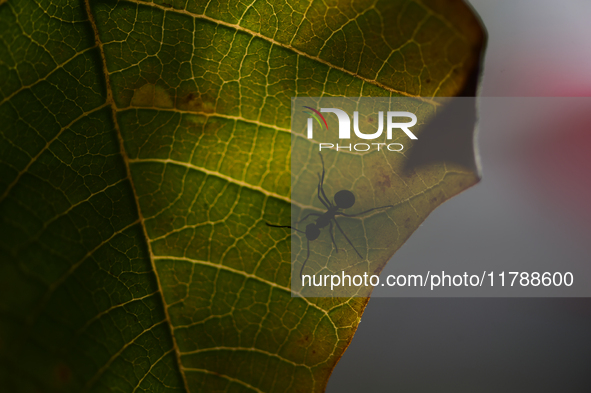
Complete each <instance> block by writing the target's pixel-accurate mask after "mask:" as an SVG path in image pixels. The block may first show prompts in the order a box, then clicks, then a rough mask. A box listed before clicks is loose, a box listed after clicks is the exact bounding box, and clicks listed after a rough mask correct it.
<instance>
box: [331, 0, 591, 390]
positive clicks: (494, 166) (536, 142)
mask: <svg viewBox="0 0 591 393" xmlns="http://www.w3.org/2000/svg"><path fill="white" fill-rule="evenodd" d="M470 3H471V4H472V6H473V7H474V8H475V10H476V12H477V13H478V14H479V15H480V17H481V18H482V20H483V22H484V24H485V26H486V28H487V30H488V35H489V41H488V50H487V53H486V61H485V66H484V76H483V81H482V89H481V95H482V96H483V97H484V99H483V105H482V108H481V113H480V117H481V122H480V130H479V147H480V155H481V161H482V167H483V179H482V181H481V183H480V184H478V185H476V186H475V187H473V188H471V189H469V190H467V191H465V192H464V193H462V194H461V195H459V196H456V197H454V198H452V199H451V200H450V201H448V202H446V203H444V204H443V205H442V206H441V207H439V208H438V209H436V210H435V212H433V213H432V214H431V215H430V216H429V218H428V219H427V220H426V221H425V222H424V223H423V225H422V226H421V227H420V228H419V229H418V230H417V231H416V232H415V233H414V234H413V235H412V236H411V238H410V240H409V241H408V242H407V243H406V244H405V245H404V246H403V247H402V248H401V249H400V250H399V251H398V252H397V253H396V255H395V256H394V257H393V258H392V260H391V261H390V263H389V265H388V266H387V267H386V269H385V270H384V272H383V274H382V279H384V278H385V276H386V275H388V274H392V273H394V272H395V268H396V265H397V264H399V265H400V264H412V263H413V262H416V263H417V264H419V263H420V261H424V260H433V259H435V258H439V259H441V260H442V266H445V263H444V261H445V260H461V261H468V262H469V261H475V262H479V261H480V262H481V261H483V260H487V261H488V262H487V264H488V265H489V266H490V265H491V264H494V261H495V260H498V261H505V262H506V261H507V260H510V259H513V260H514V261H516V262H515V263H517V262H520V261H524V260H529V261H532V263H540V264H542V263H547V264H550V265H553V266H556V269H557V270H560V266H561V264H563V265H564V264H579V265H581V266H587V265H591V105H590V104H591V99H589V98H587V99H585V98H580V99H576V98H568V99H563V100H561V102H562V103H563V105H562V109H561V111H551V110H544V111H541V110H539V109H536V107H535V106H532V110H531V111H530V114H529V115H528V116H523V117H521V118H520V120H519V121H517V122H514V123H512V126H511V127H499V126H498V124H499V123H498V120H497V121H496V122H494V121H493V117H498V116H499V114H498V112H497V113H495V111H494V110H493V109H494V107H493V106H491V105H487V103H486V102H487V97H489V98H490V97H590V96H591V43H590V42H589V39H590V38H591V23H590V22H589V20H590V19H591V1H589V0H564V1H554V0H495V1H492V0H472V1H470ZM493 101H494V100H489V102H493ZM534 101H535V100H534ZM534 101H532V102H534ZM538 101H539V100H538ZM556 102H558V101H556ZM575 279H576V277H575ZM589 286H590V287H591V281H590V282H589ZM359 391H363V392H404V393H407V392H526V393H529V392H591V298H402V297H398V298H380V297H375V298H372V299H371V301H370V302H369V304H368V307H367V309H366V311H365V313H364V315H363V320H362V323H361V324H360V326H359V329H358V330H357V333H356V335H355V337H354V339H353V341H352V343H351V345H350V347H349V349H348V350H347V351H346V352H345V355H344V356H343V358H342V359H341V361H340V362H339V364H337V366H336V368H335V370H334V373H333V375H332V377H331V379H330V381H329V383H328V388H327V392H330V393H336V392H359Z"/></svg>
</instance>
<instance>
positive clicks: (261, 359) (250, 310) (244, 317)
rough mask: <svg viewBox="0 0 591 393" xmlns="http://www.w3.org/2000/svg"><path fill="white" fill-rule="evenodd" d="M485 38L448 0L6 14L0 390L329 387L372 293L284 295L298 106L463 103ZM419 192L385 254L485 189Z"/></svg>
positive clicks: (71, 5)
mask: <svg viewBox="0 0 591 393" xmlns="http://www.w3.org/2000/svg"><path fill="white" fill-rule="evenodd" d="M482 43H483V33H482V30H481V27H480V25H479V24H478V22H477V21H476V19H475V18H474V16H473V15H472V13H471V11H470V10H469V9H468V8H467V7H466V5H465V4H464V3H462V2H461V1H458V0H450V1H443V0H429V1H426V0H425V1H415V0H413V1H402V0H396V1H393V0H389V1H385V0H384V1H365V0H359V1H314V2H311V3H308V2H306V1H279V0H277V1H276V0H261V1H259V0H252V1H251V0H249V1H246V2H238V1H233V0H208V1H206V0H203V1H201V0H197V1H195V0H167V2H162V1H155V2H134V1H95V0H54V1H50V0H38V1H30V0H2V1H0V129H1V130H2V132H1V135H0V138H1V139H0V261H1V262H0V364H1V366H0V390H2V391H7V392H8V391H9V392H57V391H60V392H61V391H64V392H107V391H113V392H175V391H176V392H184V391H191V392H242V391H254V392H284V391H291V392H311V391H322V390H323V389H324V387H325V385H326V383H327V380H328V377H329V375H330V373H331V371H332V369H333V367H334V366H335V364H336V362H337V361H338V359H339V358H340V357H341V356H342V354H343V352H344V350H345V348H346V347H347V345H348V344H349V342H350V340H351V339H352V336H353V334H354V332H355V329H356V328H357V324H358V321H359V319H360V315H361V313H362V312H363V309H364V307H365V304H366V302H367V299H363V298H333V299H314V298H312V299H305V298H298V297H292V296H291V294H290V289H289V288H290V287H289V286H290V240H289V234H288V233H286V232H285V231H283V230H273V228H269V227H267V226H266V225H265V222H266V221H269V222H279V221H281V220H283V221H284V222H285V221H287V222H289V220H290V199H289V196H290V187H291V175H290V154H289V151H290V138H291V134H290V98H291V97H292V96H331V95H332V96H339V95H341V96H398V95H400V96H425V97H429V96H435V95H439V96H454V95H457V94H459V93H460V92H462V91H463V90H464V88H465V86H466V84H467V83H468V81H469V80H470V79H471V78H472V77H473V75H474V73H475V72H476V68H477V64H478V61H479V58H480V50H481V47H482ZM395 179H396V176H392V173H389V172H388V171H387V170H386V169H384V173H383V182H384V184H386V183H387V182H390V181H391V182H394V186H399V185H397V184H396V183H395V182H396V180H395ZM410 179H411V180H412V182H413V183H412V184H413V187H412V188H411V189H408V190H405V192H406V193H407V194H408V195H406V196H405V198H406V201H405V203H406V205H405V207H404V209H407V211H408V215H409V217H411V218H412V219H410V220H409V221H408V222H406V223H401V224H400V226H399V227H400V231H401V232H400V233H398V234H396V235H393V240H392V243H391V244H390V245H388V247H389V251H390V253H391V254H393V253H394V251H395V250H396V249H397V248H398V247H399V246H400V245H401V244H402V242H403V241H404V240H405V239H406V238H407V237H408V236H409V235H410V233H412V231H413V230H414V229H416V227H417V226H418V225H419V224H420V222H421V221H422V220H424V218H425V217H426V216H427V215H428V214H429V212H431V211H432V210H433V209H434V208H435V207H436V206H437V205H439V204H440V203H441V202H442V201H443V200H445V199H446V198H448V197H450V196H451V195H454V194H455V193H457V192H459V191H461V190H462V189H464V188H466V187H468V186H470V185H471V184H473V183H474V182H476V181H477V176H476V174H474V173H472V172H471V171H466V170H464V171H463V172H462V171H455V172H454V174H453V175H450V176H447V175H446V173H443V177H441V178H438V179H430V180H429V181H430V182H431V185H430V186H428V187H427V186H422V185H421V184H420V182H421V181H423V180H424V179H418V178H414V177H411V178H410ZM407 180H408V179H407ZM392 202H393V203H396V202H397V201H392Z"/></svg>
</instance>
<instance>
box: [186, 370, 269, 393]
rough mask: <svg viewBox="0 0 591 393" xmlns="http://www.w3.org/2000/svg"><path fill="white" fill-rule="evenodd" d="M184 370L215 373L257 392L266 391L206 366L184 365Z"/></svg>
mask: <svg viewBox="0 0 591 393" xmlns="http://www.w3.org/2000/svg"><path fill="white" fill-rule="evenodd" d="M183 370H184V371H191V372H197V373H204V374H211V375H215V376H216V377H220V378H224V379H227V380H228V381H230V382H234V383H237V384H239V385H242V386H244V387H246V388H248V389H251V390H254V391H255V392H257V393H264V392H263V391H262V390H259V389H257V388H255V387H254V386H252V385H250V384H248V383H246V382H244V381H241V380H240V379H236V378H232V377H230V376H228V375H225V374H221V373H218V372H216V371H210V370H206V369H204V368H186V367H183Z"/></svg>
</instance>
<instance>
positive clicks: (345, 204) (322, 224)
mask: <svg viewBox="0 0 591 393" xmlns="http://www.w3.org/2000/svg"><path fill="white" fill-rule="evenodd" d="M318 154H319V155H320V161H322V176H321V175H320V173H318V199H319V200H320V202H322V204H323V205H324V206H325V207H326V209H327V210H326V211H325V212H324V213H308V215H306V217H304V218H302V219H301V220H300V221H298V222H296V225H297V224H299V223H300V222H302V221H305V220H306V219H308V217H311V216H315V217H318V218H317V219H316V222H314V223H310V224H308V225H306V230H305V231H302V230H300V229H297V228H295V227H292V226H290V225H272V224H269V223H268V222H267V223H266V224H267V225H268V226H270V227H274V228H289V229H293V230H295V231H297V232H300V233H303V234H305V235H306V240H307V247H308V252H307V255H306V260H305V261H304V264H303V265H302V268H301V269H300V278H301V277H302V275H303V273H304V267H305V266H306V262H308V258H310V242H311V241H314V240H316V239H318V237H319V236H320V230H321V229H322V228H326V226H329V232H330V239H331V240H332V243H333V244H334V247H335V249H336V252H337V253H338V252H339V247H338V246H337V243H336V242H335V240H334V235H333V232H334V228H333V225H332V223H333V222H334V223H335V225H336V226H337V228H338V230H339V231H340V232H341V233H342V234H343V236H344V237H345V239H346V240H347V242H348V243H349V244H350V245H351V247H353V250H355V252H356V253H357V255H359V258H361V259H363V257H362V256H361V254H360V253H359V251H357V249H356V248H355V246H354V245H353V243H351V240H349V238H348V237H347V235H345V232H344V231H343V228H341V226H340V225H339V223H338V221H337V220H336V217H337V216H344V217H359V216H361V215H363V214H366V213H369V212H371V211H374V210H378V209H385V208H390V207H394V206H393V205H386V206H380V207H374V208H373V209H369V210H366V211H364V212H361V213H357V214H346V213H343V212H342V211H340V210H344V209H348V208H350V207H351V206H353V205H354V204H355V195H354V194H353V193H352V192H351V191H349V190H341V191H338V192H337V193H336V194H334V197H333V199H334V203H333V202H331V201H330V199H328V198H327V196H326V194H325V193H324V187H323V186H324V159H323V158H322V154H321V153H318Z"/></svg>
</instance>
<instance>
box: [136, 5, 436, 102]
mask: <svg viewBox="0 0 591 393" xmlns="http://www.w3.org/2000/svg"><path fill="white" fill-rule="evenodd" d="M128 1H129V2H131V3H136V4H142V5H146V6H149V7H153V8H159V9H161V10H162V11H164V12H174V13H179V14H184V15H188V16H190V17H193V18H197V19H203V20H207V21H209V22H212V23H215V24H218V25H222V26H226V27H229V28H232V29H236V30H238V31H242V32H244V33H247V34H250V35H252V36H254V37H257V38H260V39H262V40H264V41H267V42H269V43H271V44H273V45H277V46H279V47H282V48H285V49H288V50H291V51H292V52H295V53H296V54H297V55H299V56H303V57H306V58H308V59H311V60H314V61H317V62H318V63H321V64H324V65H325V66H327V67H330V68H332V69H335V70H338V71H341V72H343V73H345V74H348V75H351V76H353V77H355V78H358V79H361V80H363V81H365V82H367V83H370V84H372V85H375V86H378V87H381V88H382V89H384V90H386V91H389V92H392V93H396V94H400V95H402V96H406V97H416V98H419V99H422V100H424V101H426V102H429V101H430V100H429V99H425V98H423V97H420V96H417V95H412V94H408V93H406V92H403V91H399V90H396V89H393V88H392V87H390V86H387V85H385V84H383V83H380V82H378V81H376V80H374V79H369V78H366V77H364V76H361V75H359V74H357V73H355V72H352V71H349V70H347V69H345V68H343V67H339V66H337V65H334V64H332V63H330V62H329V61H326V60H323V59H321V58H319V57H317V56H312V55H310V54H308V53H306V52H302V51H301V50H299V49H296V48H294V47H293V46H291V45H288V44H284V43H282V42H279V41H276V40H274V39H272V38H269V37H267V36H265V35H263V34H261V33H257V32H256V31H252V30H250V29H247V28H245V27H242V26H239V25H236V24H232V23H228V22H224V21H221V20H217V19H214V18H211V17H209V16H207V15H199V14H195V13H193V12H190V11H187V10H180V9H176V8H175V9H170V8H167V7H165V6H162V5H159V4H154V3H144V2H139V1H137V0H128Z"/></svg>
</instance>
